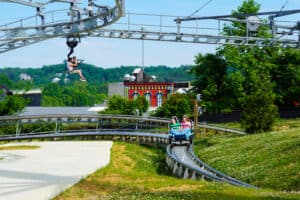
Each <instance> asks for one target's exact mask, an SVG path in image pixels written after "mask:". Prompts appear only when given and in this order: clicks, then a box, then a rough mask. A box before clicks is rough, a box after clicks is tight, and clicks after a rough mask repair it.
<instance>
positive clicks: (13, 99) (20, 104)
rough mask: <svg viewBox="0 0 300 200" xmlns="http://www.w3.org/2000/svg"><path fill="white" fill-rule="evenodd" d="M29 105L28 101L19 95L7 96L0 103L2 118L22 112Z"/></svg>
mask: <svg viewBox="0 0 300 200" xmlns="http://www.w3.org/2000/svg"><path fill="white" fill-rule="evenodd" d="M27 103H28V101H27V100H25V99H24V98H23V97H20V96H18V95H12V96H7V97H5V98H4V99H3V100H1V101H0V116H1V115H12V114H14V113H16V112H19V111H22V110H23V109H24V107H25V106H26V104H27Z"/></svg>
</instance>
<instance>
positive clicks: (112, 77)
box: [0, 63, 193, 86]
mask: <svg viewBox="0 0 300 200" xmlns="http://www.w3.org/2000/svg"><path fill="white" fill-rule="evenodd" d="M137 67H140V66H121V67H116V68H108V69H104V68H101V67H96V66H94V65H89V64H85V63H83V64H81V66H80V68H81V69H82V70H83V73H84V75H85V76H86V77H87V80H88V82H89V83H90V84H101V83H109V82H120V81H123V77H124V75H125V74H130V73H131V72H132V71H133V70H134V68H137ZM190 68H191V66H181V67H167V66H150V67H145V72H146V73H147V74H148V75H154V76H156V77H157V80H158V81H190V80H193V75H191V74H189V70H190ZM22 73H26V74H28V75H30V76H31V77H32V78H33V84H34V85H35V86H41V85H45V84H48V83H50V82H51V81H52V79H53V78H54V77H55V76H57V74H59V73H62V76H64V75H65V70H64V65H63V64H57V65H50V66H43V67H42V68H2V69H0V74H3V75H7V76H8V77H9V79H10V80H11V81H13V82H18V81H19V80H20V78H19V76H20V74H22ZM70 78H71V79H73V80H76V79H78V77H77V76H76V75H71V76H70Z"/></svg>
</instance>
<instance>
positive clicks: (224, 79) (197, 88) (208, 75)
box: [191, 53, 236, 113]
mask: <svg viewBox="0 0 300 200" xmlns="http://www.w3.org/2000/svg"><path fill="white" fill-rule="evenodd" d="M191 73H193V74H194V75H195V79H196V80H195V81H194V82H193V86H194V92H196V93H201V94H202V96H203V99H204V100H203V102H202V106H205V107H206V111H207V112H208V113H220V112H225V111H228V110H229V111H231V110H233V109H235V107H236V103H235V99H236V98H235V96H233V95H232V93H233V91H232V88H230V87H229V86H230V84H228V81H229V80H228V77H229V76H228V74H229V73H231V72H230V71H229V68H228V65H227V63H226V61H225V59H224V58H223V57H222V56H221V55H220V54H218V53H216V54H206V55H202V54H199V55H197V56H196V57H195V65H194V66H193V68H192V70H191Z"/></svg>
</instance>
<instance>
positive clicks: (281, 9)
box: [280, 0, 289, 11]
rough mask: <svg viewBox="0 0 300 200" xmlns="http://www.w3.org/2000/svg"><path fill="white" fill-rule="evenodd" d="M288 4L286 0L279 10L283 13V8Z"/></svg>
mask: <svg viewBox="0 0 300 200" xmlns="http://www.w3.org/2000/svg"><path fill="white" fill-rule="evenodd" d="M288 3H289V0H286V2H285V3H284V4H283V6H282V7H281V8H280V11H283V9H284V8H285V6H286V5H287V4H288Z"/></svg>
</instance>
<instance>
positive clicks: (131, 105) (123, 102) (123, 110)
mask: <svg viewBox="0 0 300 200" xmlns="http://www.w3.org/2000/svg"><path fill="white" fill-rule="evenodd" d="M148 108H149V103H148V101H147V100H146V98H145V97H143V96H139V97H138V98H137V99H135V100H127V99H125V98H124V97H122V96H120V95H113V96H111V97H110V98H109V99H108V108H107V109H106V110H104V111H102V112H100V113H101V114H123V115H135V114H137V113H136V110H138V111H139V115H142V114H143V113H144V112H146V111H147V110H148Z"/></svg>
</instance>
